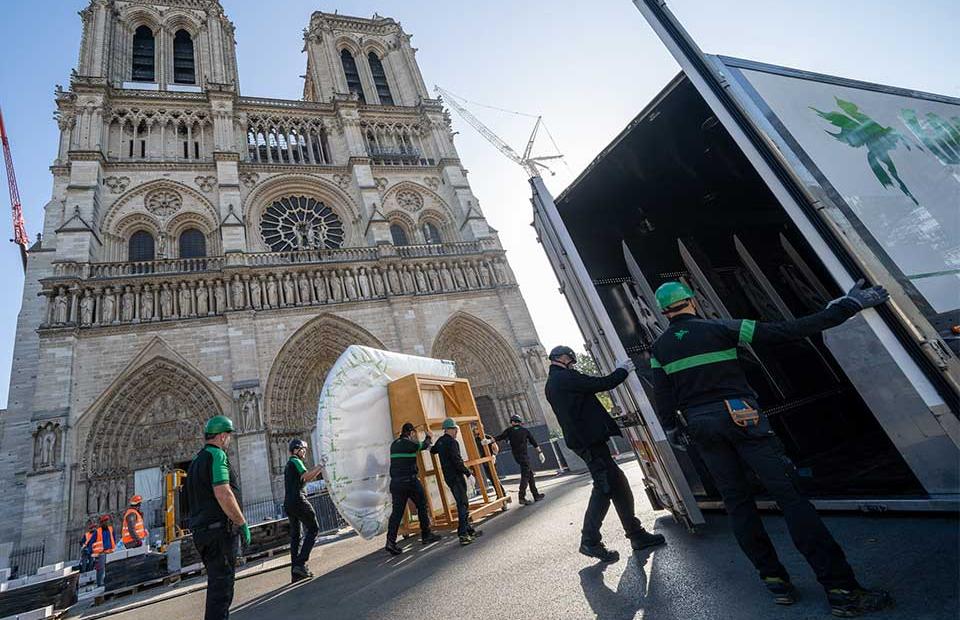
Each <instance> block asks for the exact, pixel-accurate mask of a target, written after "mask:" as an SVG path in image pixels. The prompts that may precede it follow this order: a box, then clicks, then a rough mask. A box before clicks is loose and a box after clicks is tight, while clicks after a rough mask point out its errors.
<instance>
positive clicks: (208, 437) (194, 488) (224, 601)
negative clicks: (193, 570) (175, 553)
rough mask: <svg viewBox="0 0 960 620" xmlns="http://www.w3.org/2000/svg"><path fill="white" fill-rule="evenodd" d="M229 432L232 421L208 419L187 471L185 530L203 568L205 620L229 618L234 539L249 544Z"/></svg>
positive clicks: (223, 417)
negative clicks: (187, 523)
mask: <svg viewBox="0 0 960 620" xmlns="http://www.w3.org/2000/svg"><path fill="white" fill-rule="evenodd" d="M233 431H234V429H233V422H232V421H231V420H230V418H228V417H226V416H222V415H217V416H213V417H212V418H210V419H209V420H207V424H206V426H204V429H203V437H204V440H205V442H206V445H204V446H203V449H202V450H200V452H198V453H197V455H196V456H195V457H193V462H191V463H190V468H189V469H188V470H187V498H188V501H189V502H190V531H191V532H192V534H193V544H194V545H196V547H197V551H198V552H199V553H200V558H201V559H202V560H203V565H204V567H205V568H206V569H207V602H206V610H205V613H204V619H205V620H223V619H226V618H228V617H229V616H230V603H231V602H233V582H234V576H235V569H234V564H235V563H236V554H237V547H238V545H237V537H238V536H240V537H241V538H242V540H243V543H244V544H245V545H249V544H250V526H249V525H247V521H246V519H245V518H244V517H243V511H242V510H241V509H240V485H239V482H238V480H237V476H236V473H235V472H234V470H233V468H232V467H231V466H230V459H229V458H228V457H227V452H226V450H227V447H228V446H229V445H230V441H231V439H232V438H233Z"/></svg>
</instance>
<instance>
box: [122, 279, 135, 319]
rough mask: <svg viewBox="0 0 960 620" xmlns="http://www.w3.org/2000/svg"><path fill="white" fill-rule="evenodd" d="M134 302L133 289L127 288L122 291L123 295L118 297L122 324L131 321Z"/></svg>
mask: <svg viewBox="0 0 960 620" xmlns="http://www.w3.org/2000/svg"><path fill="white" fill-rule="evenodd" d="M134 302H135V299H134V296H133V288H132V287H129V286H128V287H126V288H125V289H123V295H121V296H120V314H121V319H120V320H122V321H123V322H124V323H129V322H130V321H132V320H133V312H134V310H135V306H136V304H135V303H134Z"/></svg>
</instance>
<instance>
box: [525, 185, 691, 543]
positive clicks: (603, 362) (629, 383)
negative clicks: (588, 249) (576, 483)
mask: <svg viewBox="0 0 960 620" xmlns="http://www.w3.org/2000/svg"><path fill="white" fill-rule="evenodd" d="M530 186H531V188H532V190H533V199H532V203H533V213H534V222H533V223H534V228H536V230H537V234H538V236H539V238H540V242H541V243H542V244H543V248H544V250H545V251H546V253H547V256H548V258H549V259H550V264H551V265H553V267H554V272H555V273H556V276H557V280H558V281H559V282H560V288H561V290H562V291H563V294H564V295H565V296H566V298H567V302H568V303H569V305H570V309H571V310H572V311H573V314H574V317H575V318H576V321H577V324H578V325H579V326H580V329H581V330H582V331H583V336H584V338H585V339H586V342H587V345H588V346H589V348H590V354H591V355H592V356H593V357H594V359H595V360H596V362H597V366H598V367H599V368H601V369H603V370H605V371H608V372H609V371H612V370H613V368H614V366H615V365H616V362H617V360H622V359H626V358H627V351H626V349H625V348H624V346H623V343H622V342H621V341H620V339H619V337H618V336H617V331H616V329H615V328H614V325H613V322H612V321H611V320H610V317H609V315H608V314H607V311H606V309H605V308H604V306H603V303H602V301H601V299H600V296H599V295H598V293H597V290H596V288H595V287H594V284H593V282H592V280H591V278H590V276H589V274H588V273H587V269H586V267H585V265H584V263H583V260H582V259H581V258H580V255H579V253H578V251H577V248H576V247H575V246H574V244H573V240H572V239H571V238H570V234H569V233H568V232H567V229H566V226H565V225H564V223H563V220H562V219H561V218H560V214H559V212H558V211H557V206H556V204H554V201H553V196H552V195H551V194H550V192H549V191H548V190H547V188H546V186H545V185H544V184H543V179H541V178H540V177H537V176H535V177H533V178H531V179H530ZM633 284H634V286H636V287H637V290H638V292H639V293H640V294H639V295H636V294H633V293H632V291H630V290H629V288H627V289H626V291H627V293H628V296H629V298H630V299H631V300H632V303H633V306H634V309H635V311H636V312H637V314H638V320H639V321H640V322H643V319H644V317H645V316H646V317H647V318H648V320H647V324H648V325H649V329H651V330H656V329H658V327H659V325H658V319H657V318H656V317H654V316H650V315H651V311H650V308H651V307H655V306H650V305H649V304H650V303H651V300H650V299H649V294H648V293H649V291H648V289H649V285H647V283H646V281H645V280H641V281H639V282H634V283H633ZM624 285H626V283H624ZM613 397H614V400H615V402H616V403H617V404H618V405H619V406H620V407H621V409H622V410H623V412H624V415H623V416H621V419H620V422H621V428H622V430H623V434H624V436H625V437H626V438H627V439H628V440H629V441H630V445H631V446H632V447H633V450H634V452H635V453H636V455H637V458H638V460H639V461H640V466H641V469H642V471H643V475H644V484H645V491H646V493H647V497H648V498H649V500H650V503H651V504H652V505H653V507H654V508H658V509H667V510H669V511H670V512H671V513H672V514H673V516H674V518H675V519H676V520H677V521H679V522H680V523H683V524H684V525H686V526H687V527H688V528H690V529H693V528H694V527H695V526H696V525H700V524H702V523H703V522H704V520H703V514H702V513H701V512H700V508H699V507H698V506H697V503H696V500H695V498H694V495H693V492H692V491H691V488H690V484H689V483H688V482H687V478H686V477H685V476H684V470H683V468H681V465H680V462H679V461H678V459H677V455H676V454H675V453H674V450H673V448H672V447H671V445H670V443H669V442H668V441H667V435H666V433H665V432H664V429H663V426H662V425H661V424H660V420H659V419H658V418H657V416H656V414H655V413H654V410H653V406H652V405H651V404H650V401H649V400H648V399H647V396H646V394H645V393H644V391H643V387H642V386H641V384H640V379H639V377H638V375H637V373H630V376H629V377H627V380H626V381H625V382H624V383H623V384H621V385H620V387H618V388H617V389H616V390H615V391H614V392H613Z"/></svg>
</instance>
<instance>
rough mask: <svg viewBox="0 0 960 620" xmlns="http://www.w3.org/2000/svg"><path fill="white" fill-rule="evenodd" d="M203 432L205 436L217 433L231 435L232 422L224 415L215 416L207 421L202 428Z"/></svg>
mask: <svg viewBox="0 0 960 620" xmlns="http://www.w3.org/2000/svg"><path fill="white" fill-rule="evenodd" d="M203 432H204V433H206V434H207V435H216V434H218V433H232V432H233V420H231V419H230V418H228V417H227V416H225V415H215V416H213V417H212V418H210V419H209V420H207V425H206V426H204V427H203Z"/></svg>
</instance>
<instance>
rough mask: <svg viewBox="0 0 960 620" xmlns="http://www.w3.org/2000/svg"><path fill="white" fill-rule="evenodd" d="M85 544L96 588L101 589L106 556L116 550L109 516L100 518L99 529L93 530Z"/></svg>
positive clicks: (115, 540) (105, 568)
mask: <svg viewBox="0 0 960 620" xmlns="http://www.w3.org/2000/svg"><path fill="white" fill-rule="evenodd" d="M86 544H87V548H88V549H89V551H90V555H91V557H93V562H94V567H95V569H96V571H97V587H98V588H100V587H103V579H104V576H105V574H106V570H107V556H106V554H108V553H113V552H114V551H115V550H116V548H117V539H116V537H115V536H114V534H113V526H112V525H110V516H109V515H101V516H100V527H98V528H97V529H96V530H94V532H93V536H91V537H89V538H88V539H87V543H86Z"/></svg>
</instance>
